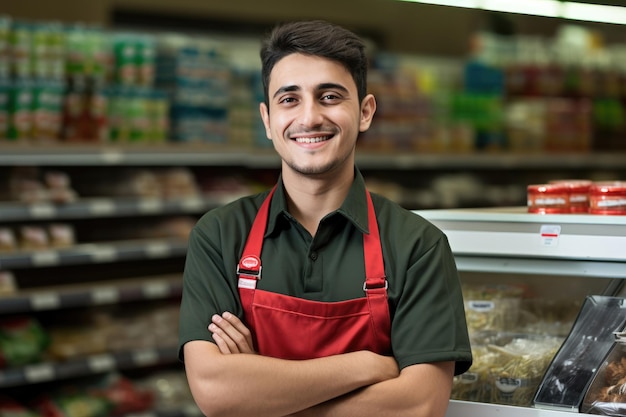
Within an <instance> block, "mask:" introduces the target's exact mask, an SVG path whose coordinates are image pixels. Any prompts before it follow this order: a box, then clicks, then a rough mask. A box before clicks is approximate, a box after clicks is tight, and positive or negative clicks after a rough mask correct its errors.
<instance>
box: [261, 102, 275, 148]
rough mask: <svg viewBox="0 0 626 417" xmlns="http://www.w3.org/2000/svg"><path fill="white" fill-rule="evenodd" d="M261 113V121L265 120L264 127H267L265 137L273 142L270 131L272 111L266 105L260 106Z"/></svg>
mask: <svg viewBox="0 0 626 417" xmlns="http://www.w3.org/2000/svg"><path fill="white" fill-rule="evenodd" d="M259 112H260V113H261V119H262V120H263V125H264V126H265V136H267V138H268V139H269V140H272V131H271V130H270V111H269V108H268V107H267V105H266V104H265V103H263V102H262V103H261V104H259Z"/></svg>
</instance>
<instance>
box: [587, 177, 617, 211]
mask: <svg viewBox="0 0 626 417" xmlns="http://www.w3.org/2000/svg"><path fill="white" fill-rule="evenodd" d="M589 212H590V213H592V214H609V215H610V214H617V215H626V181H608V182H596V183H593V184H592V185H591V187H590V189H589Z"/></svg>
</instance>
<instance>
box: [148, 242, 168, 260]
mask: <svg viewBox="0 0 626 417" xmlns="http://www.w3.org/2000/svg"><path fill="white" fill-rule="evenodd" d="M171 252H172V248H171V246H170V245H169V243H166V242H156V243H150V244H148V245H146V255H147V256H149V257H150V258H165V257H168V256H170V254H171Z"/></svg>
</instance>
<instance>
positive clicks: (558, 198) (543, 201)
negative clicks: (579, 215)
mask: <svg viewBox="0 0 626 417" xmlns="http://www.w3.org/2000/svg"><path fill="white" fill-rule="evenodd" d="M527 191H528V212H529V213H540V214H560V213H569V187H568V186H567V185H564V184H533V185H529V186H528V187H527Z"/></svg>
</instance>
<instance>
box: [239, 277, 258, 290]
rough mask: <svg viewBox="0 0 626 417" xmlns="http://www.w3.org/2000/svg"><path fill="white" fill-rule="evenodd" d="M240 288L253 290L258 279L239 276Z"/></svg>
mask: <svg viewBox="0 0 626 417" xmlns="http://www.w3.org/2000/svg"><path fill="white" fill-rule="evenodd" d="M239 288H245V289H248V290H253V289H255V288H256V279H247V278H239Z"/></svg>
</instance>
